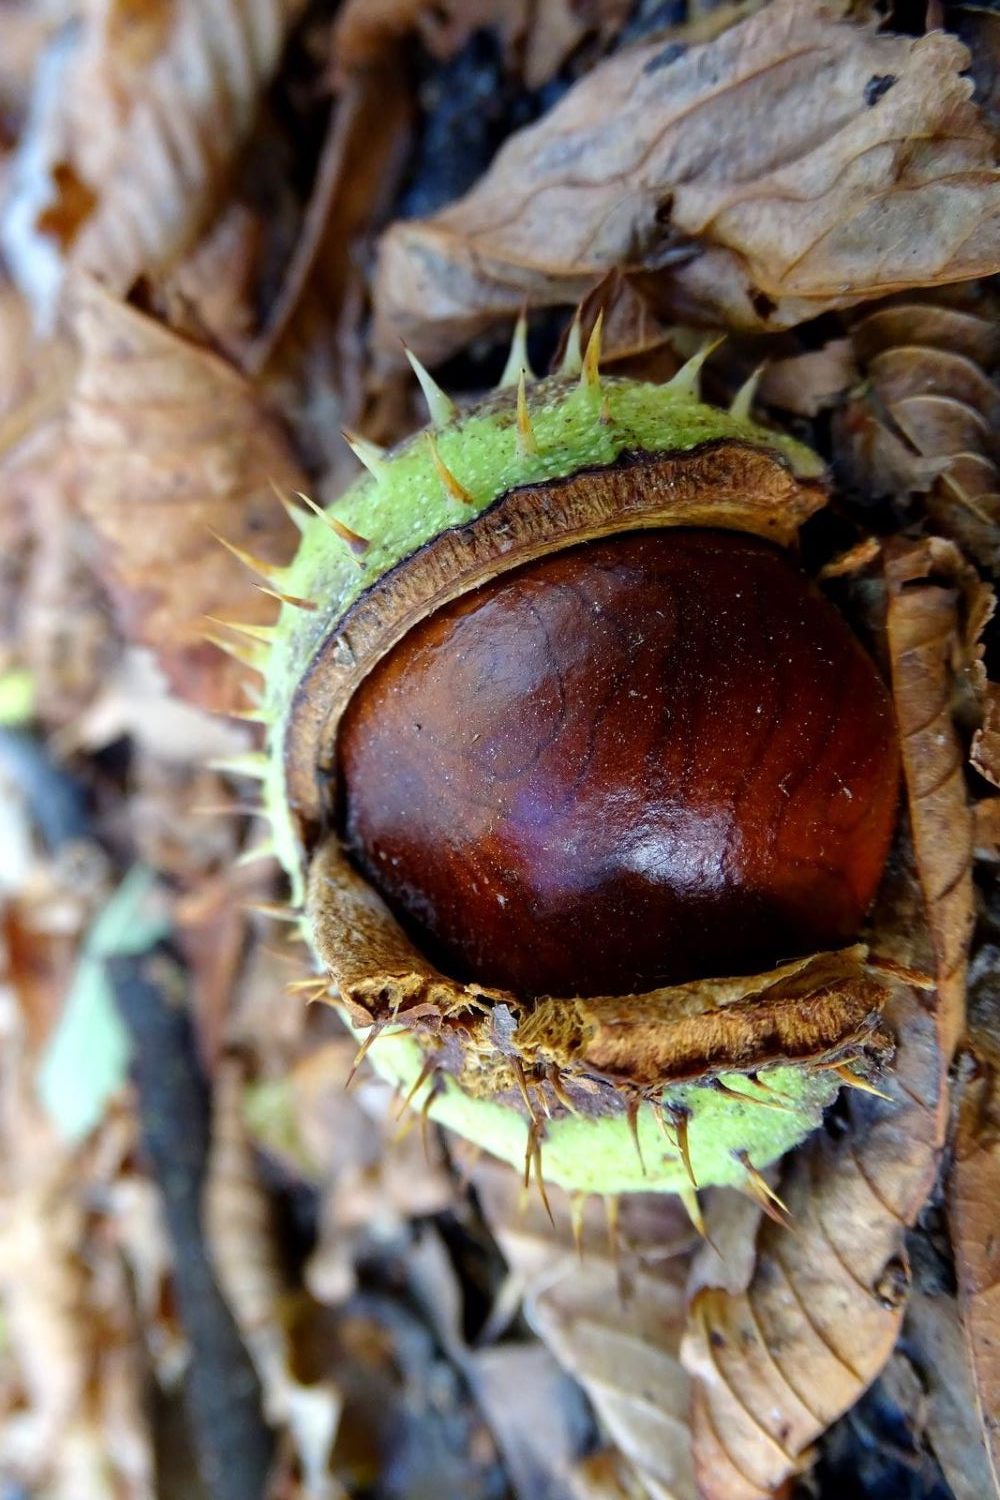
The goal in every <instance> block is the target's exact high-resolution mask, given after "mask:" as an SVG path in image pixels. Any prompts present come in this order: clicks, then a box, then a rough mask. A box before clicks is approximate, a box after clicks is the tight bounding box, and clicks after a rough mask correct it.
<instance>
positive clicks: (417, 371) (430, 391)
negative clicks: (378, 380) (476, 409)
mask: <svg viewBox="0 0 1000 1500" xmlns="http://www.w3.org/2000/svg"><path fill="white" fill-rule="evenodd" d="M403 352H404V353H405V355H406V357H407V359H408V360H409V362H410V369H411V370H412V371H413V373H414V375H415V376H416V377H417V380H418V381H419V382H420V389H421V390H422V391H423V393H424V400H425V401H426V402H427V410H428V412H429V413H430V419H431V421H432V423H433V424H434V426H435V427H447V426H448V423H449V422H453V421H454V420H455V418H456V416H457V415H458V407H457V406H456V405H455V403H454V401H453V400H452V399H451V397H450V396H448V395H446V394H445V392H444V391H443V390H442V389H441V387H440V386H439V385H438V383H437V381H436V380H435V379H434V377H433V375H432V374H431V373H430V371H429V370H426V369H425V368H424V366H423V365H422V364H421V362H420V360H419V359H418V358H417V356H416V355H415V354H414V352H413V350H412V349H408V348H407V346H406V345H405V344H404V345H403Z"/></svg>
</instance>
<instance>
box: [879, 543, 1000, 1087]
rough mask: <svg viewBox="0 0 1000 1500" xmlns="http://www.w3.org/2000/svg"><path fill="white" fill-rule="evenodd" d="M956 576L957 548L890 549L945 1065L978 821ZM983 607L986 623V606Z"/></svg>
mask: <svg viewBox="0 0 1000 1500" xmlns="http://www.w3.org/2000/svg"><path fill="white" fill-rule="evenodd" d="M956 568H957V558H956V555H955V554H954V552H953V549H949V548H947V547H946V545H944V544H941V543H940V542H938V543H935V541H934V540H933V539H931V540H929V541H925V542H917V543H907V542H897V543H894V544H893V545H892V546H891V548H890V549H889V552H888V555H887V558H886V579H887V583H888V586H889V597H888V616H887V630H888V641H889V654H890V657H891V661H892V680H893V698H894V701H895V705H896V717H897V721H898V723H899V730H900V742H901V746H902V755H903V773H904V777H905V780H906V792H907V802H908V806H909V813H910V824H911V828H912V831H913V845H914V851H915V854H916V860H917V871H918V874H919V878H920V884H921V888H922V890H923V893H924V903H925V907H926V921H927V924H928V927H929V929H930V933H931V939H932V942H933V945H934V959H935V968H936V975H937V996H938V998H937V1012H936V1013H937V1019H938V1025H939V1028H940V1040H941V1046H942V1049H943V1052H944V1056H945V1059H946V1062H950V1060H951V1057H952V1054H953V1053H954V1050H955V1047H956V1045H957V1043H958V1039H959V1036H960V1035H961V1032H962V1028H963V1025H964V1022H965V988H966V965H967V963H968V956H969V939H970V937H971V935H972V923H973V891H972V848H973V829H974V820H973V815H972V808H971V805H970V799H969V796H968V793H967V791H966V787H965V781H964V774H963V773H964V760H965V757H964V755H963V751H962V746H961V743H960V741H959V738H958V735H957V733H956V730H955V725H954V722H953V702H952V698H953V687H954V666H955V662H956V657H957V656H958V653H959V649H960V646H959V643H960V640H961V626H960V622H959V616H958V599H959V594H958V588H956V581H957V580H956ZM942 573H943V574H944V576H943V577H942ZM976 585H977V587H978V588H980V589H981V587H982V586H981V585H978V580H977V581H976ZM980 608H987V617H988V606H987V605H986V604H983V605H981V606H980ZM976 633H978V632H976Z"/></svg>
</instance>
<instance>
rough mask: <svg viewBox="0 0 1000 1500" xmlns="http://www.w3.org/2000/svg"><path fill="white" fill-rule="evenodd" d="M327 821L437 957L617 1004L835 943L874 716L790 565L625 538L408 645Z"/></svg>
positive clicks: (758, 551) (874, 776) (750, 548)
mask: <svg viewBox="0 0 1000 1500" xmlns="http://www.w3.org/2000/svg"><path fill="white" fill-rule="evenodd" d="M338 760H339V778H338V784H339V788H340V797H341V829H342V834H343V836H344V838H345V841H346V843H347V846H348V848H349V850H350V851H351V853H352V855H353V857H354V859H355V860H356V862H357V864H358V865H359V866H360V867H361V868H362V870H363V872H364V873H365V875H366V876H367V877H368V879H369V880H370V881H371V883H372V884H373V885H375V886H376V888H377V889H378V890H379V891H380V892H381V893H382V895H383V896H384V897H385V898H386V900H387V901H388V902H389V904H390V906H391V908H392V909H393V910H394V911H395V912H396V914H397V916H398V917H399V918H400V920H401V921H402V922H403V923H404V925H406V926H407V927H408V928H409V930H410V932H411V934H412V936H413V938H414V941H415V942H417V944H418V946H420V947H421V948H422V949H423V951H425V952H427V953H428V955H429V956H431V957H432V958H433V960H434V961H435V962H436V963H438V965H439V966H440V967H441V968H443V969H444V970H445V972H448V973H450V974H452V976H453V977H455V978H457V979H461V980H468V981H474V982H477V983H481V984H484V985H498V986H503V987H505V988H508V989H511V990H513V991H515V992H516V993H518V994H520V995H523V996H528V997H530V996H539V995H544V994H553V995H565V996H569V995H581V996H594V995H615V994H627V993H636V992H641V991H644V990H649V989H653V988H655V987H657V986H662V985H667V984H671V983H675V982H678V981H683V980H687V979H691V978H695V977H702V976H708V975H722V974H739V973H750V972H754V971H755V970H757V969H760V968H761V967H762V966H765V965H769V964H772V963H774V962H776V961H778V960H781V959H786V958H789V957H792V956H794V955H797V954H799V953H803V952H808V951H811V950H816V949H822V948H828V947H834V946H837V945H840V944H843V943H846V942H848V941H849V940H851V939H852V938H853V937H854V936H855V935H856V934H857V932H858V929H859V927H860V925H861V923H862V921H863V918H864V915H865V912H866V910H867V908H868V906H869V904H870V903H871V901H872V899H873V897H874V894H875V892H876V889H877V887H878V884H879V881H880V877H881V874H882V870H883V866H884V863H885V860H886V856H887V852H888V848H889V842H890V839H891V836H892V830H893V823H894V816H895V809H896V797H897V786H898V779H899V752H898V746H897V741H896V733H895V728H894V720H893V713H892V709H891V705H890V702H889V698H888V695H887V693H886V690H885V688H884V687H883V684H882V682H881V680H880V678H879V676H878V673H877V672H876V670H875V667H874V665H873V663H872V662H871V660H870V659H869V657H868V656H867V655H866V653H865V652H864V650H863V649H862V647H861V646H860V645H859V643H858V641H857V640H856V638H855V637H854V635H853V634H852V632H851V630H850V629H849V628H848V626H847V624H846V623H845V621H844V620H843V619H842V617H841V616H840V615H839V614H838V612H837V611H836V610H835V609H834V608H833V606H832V605H831V604H830V603H829V602H828V601H827V600H826V599H825V598H824V597H823V595H822V594H821V593H820V592H819V590H818V589H817V588H816V587H815V586H814V585H813V584H812V583H811V582H810V581H809V580H808V579H807V577H806V576H805V575H804V573H802V571H801V570H800V569H799V568H798V567H797V566H796V565H795V563H794V562H793V561H791V560H790V559H789V558H788V556H787V555H786V554H785V553H784V552H782V551H779V550H778V549H776V548H774V547H772V546H771V545H769V544H768V543H765V542H762V541H759V540H757V539H756V538H753V537H750V536H747V535H740V534H737V533H733V532H728V531H722V530H718V531H715V530H704V529H681V528H673V529H664V530H659V531H645V532H642V531H640V532H633V533H629V534H622V535H618V536H614V537H612V538H611V539H609V540H604V541H592V542H588V543H586V544H584V545H580V546H575V547H570V548H568V549H565V550H562V551H557V552H555V553H554V554H552V555H550V556H547V557H544V558H542V559H540V560H538V561H535V562H531V563H529V564H527V565H525V566H523V567H521V568H519V569H517V570H516V571H514V572H511V573H507V574H504V575H503V576H501V577H499V578H496V579H494V580H493V581H492V582H490V583H487V584H485V585H483V586H482V587H479V588H477V589H475V590H474V591H472V592H470V593H468V594H466V595H464V596H463V597H461V598H459V599H458V600H456V601H454V602H453V603H451V604H448V605H446V606H444V607H442V608H441V609H439V610H438V611H437V612H435V613H433V614H432V615H431V616H430V617H429V618H427V619H425V620H424V621H423V622H422V623H420V624H419V625H417V626H416V627H415V628H413V629H412V630H411V631H410V632H409V634H407V635H406V636H405V638H404V639H403V640H402V641H401V642H400V643H399V644H398V645H397V646H396V647H395V648H394V649H393V650H392V651H391V652H390V653H389V654H388V655H387V656H386V657H384V658H383V659H382V660H381V661H380V662H379V663H378V664H377V665H376V666H375V667H374V669H373V670H372V672H371V673H370V675H369V676H368V677H367V678H366V679H365V680H364V681H363V682H362V683H361V685H360V687H359V688H358V690H357V691H356V693H355V694H354V696H353V699H352V701H351V703H350V704H349V706H348V709H347V711H346V713H345V715H344V718H343V721H342V724H341V728H340V734H339V739H338Z"/></svg>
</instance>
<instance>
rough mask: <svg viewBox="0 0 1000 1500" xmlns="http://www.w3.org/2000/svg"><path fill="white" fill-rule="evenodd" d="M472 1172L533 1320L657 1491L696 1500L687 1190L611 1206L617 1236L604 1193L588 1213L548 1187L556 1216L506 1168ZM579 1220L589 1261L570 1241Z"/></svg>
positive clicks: (672, 1498) (660, 1497)
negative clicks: (684, 1342) (686, 1360)
mask: <svg viewBox="0 0 1000 1500" xmlns="http://www.w3.org/2000/svg"><path fill="white" fill-rule="evenodd" d="M473 1181H474V1182H475V1185H476V1188H477V1191H478V1192H479V1194H480V1197H481V1199H482V1202H483V1207H484V1210H485V1212H486V1215H487V1218H488V1220H489V1223H490V1227H491V1229H492V1230H493V1233H494V1234H495V1235H496V1236H497V1238H498V1239H499V1241H500V1245H501V1248H502V1249H503V1252H504V1254H505V1256H506V1257H507V1261H508V1263H509V1265H510V1268H511V1272H512V1274H513V1275H514V1276H515V1277H517V1278H518V1280H519V1282H520V1284H521V1285H522V1287H523V1292H524V1301H525V1311H526V1313H527V1315H528V1319H529V1321H530V1322H531V1324H532V1326H533V1327H534V1328H535V1329H536V1330H537V1332H538V1333H539V1334H540V1336H541V1337H542V1338H543V1339H544V1340H545V1342H546V1344H547V1345H548V1347H549V1348H550V1349H551V1351H552V1353H553V1354H554V1355H555V1356H556V1358H557V1359H558V1360H559V1362H560V1363H561V1364H562V1365H563V1366H564V1368H565V1369H566V1370H568V1371H569V1373H570V1374H571V1375H573V1376H574V1377H575V1379H577V1380H579V1381H580V1383H581V1384H582V1386H583V1388H584V1390H585V1391H586V1392H587V1395H588V1396H589V1397H590V1399H591V1401H592V1403H593V1405H594V1408H595V1410H596V1411H597V1414H598V1416H599V1418H600V1420H601V1422H602V1424H603V1426H604V1427H605V1429H606V1430H607V1432H608V1434H609V1435H610V1437H611V1438H612V1440H613V1441H614V1442H615V1444H616V1445H617V1446H618V1448H619V1449H620V1450H621V1452H622V1453H623V1454H624V1455H625V1457H626V1459H627V1460H628V1462H629V1464H630V1465H631V1467H632V1468H633V1469H634V1470H635V1472H636V1473H637V1474H638V1476H639V1477H640V1478H641V1481H642V1484H643V1485H644V1487H645V1489H646V1491H647V1493H648V1495H649V1496H650V1497H652V1500H694V1495H695V1488H694V1476H693V1473H692V1470H691V1452H690V1447H691V1438H690V1431H689V1426H688V1403H689V1397H690V1386H689V1382H688V1378H687V1375H686V1374H685V1372H684V1370H683V1369H682V1368H681V1365H680V1362H679V1358H678V1351H679V1348H680V1341H681V1335H682V1333H683V1331H684V1327H685V1323H686V1309H685V1283H686V1278H687V1270H688V1256H687V1254H686V1252H687V1250H688V1249H689V1248H690V1246H691V1243H692V1239H693V1232H692V1230H691V1226H690V1223H689V1221H688V1219H687V1216H686V1214H685V1212H684V1209H683V1208H682V1206H681V1203H680V1199H679V1198H676V1197H673V1196H671V1195H666V1194H662V1193H657V1194H642V1193H640V1194H631V1195H626V1196H625V1197H623V1198H622V1199H621V1200H620V1203H619V1204H618V1205H617V1206H616V1205H612V1212H614V1211H615V1210H616V1208H617V1228H615V1226H614V1220H612V1225H611V1230H610V1234H609V1226H608V1225H606V1224H605V1223H604V1222H603V1221H604V1210H603V1209H602V1207H601V1204H600V1203H599V1201H598V1200H596V1199H590V1200H588V1201H587V1203H586V1204H585V1205H584V1207H583V1212H582V1214H580V1211H579V1209H578V1208H577V1209H574V1207H573V1205H572V1204H571V1201H570V1198H569V1196H568V1195H567V1194H565V1193H563V1192H562V1191H561V1190H560V1189H558V1188H549V1189H548V1193H549V1198H550V1202H551V1207H552V1214H553V1219H554V1224H551V1223H550V1222H549V1220H548V1218H547V1217H546V1214H545V1211H544V1209H543V1207H542V1205H541V1204H540V1203H539V1202H538V1201H537V1199H532V1200H531V1201H529V1202H528V1204H527V1206H524V1205H523V1204H522V1201H521V1200H522V1191H521V1186H520V1183H519V1181H518V1179H517V1177H516V1175H515V1174H514V1173H513V1172H511V1171H510V1170H509V1169H508V1168H506V1167H502V1166H500V1165H499V1164H497V1163H495V1162H487V1161H484V1162H483V1163H482V1164H481V1165H480V1166H479V1167H478V1168H477V1169H476V1171H475V1173H474V1177H473ZM574 1219H575V1220H576V1222H577V1225H578V1230H579V1236H580V1246H581V1252H582V1259H581V1257H580V1256H578V1255H577V1253H576V1251H575V1250H574V1249H573V1248H572V1231H571V1226H572V1224H573V1222H574ZM609 1241H610V1242H609Z"/></svg>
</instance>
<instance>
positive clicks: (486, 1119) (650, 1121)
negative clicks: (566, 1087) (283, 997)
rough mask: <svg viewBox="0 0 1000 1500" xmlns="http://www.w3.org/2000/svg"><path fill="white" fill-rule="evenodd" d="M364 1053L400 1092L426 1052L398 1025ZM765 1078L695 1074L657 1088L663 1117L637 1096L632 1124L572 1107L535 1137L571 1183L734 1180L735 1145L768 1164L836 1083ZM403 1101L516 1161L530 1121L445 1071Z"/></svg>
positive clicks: (800, 1075) (738, 1179)
mask: <svg viewBox="0 0 1000 1500" xmlns="http://www.w3.org/2000/svg"><path fill="white" fill-rule="evenodd" d="M367 1056H368V1058H370V1060H371V1062H372V1064H373V1066H374V1067H375V1068H376V1070H377V1071H378V1072H379V1073H380V1074H381V1075H382V1077H383V1078H386V1079H387V1080H388V1081H389V1082H390V1083H392V1084H394V1085H396V1086H397V1087H398V1088H399V1089H400V1091H401V1092H402V1094H403V1095H404V1097H405V1096H406V1095H409V1094H410V1093H411V1090H413V1088H414V1085H415V1084H416V1083H417V1081H418V1079H419V1078H420V1073H421V1069H422V1068H423V1066H424V1062H425V1054H424V1051H423V1049H422V1048H421V1046H420V1043H419V1041H418V1040H417V1039H416V1038H415V1037H413V1036H410V1035H408V1034H406V1033H405V1032H399V1033H396V1034H395V1035H392V1036H382V1037H379V1039H378V1040H377V1041H376V1042H375V1043H373V1045H372V1046H371V1047H370V1048H369V1050H368V1053H367ZM765 1078H766V1082H765V1085H764V1089H763V1090H762V1089H761V1088H760V1087H759V1086H755V1085H753V1084H751V1083H750V1082H748V1081H747V1079H746V1078H745V1077H744V1076H743V1075H741V1074H738V1073H724V1074H721V1075H720V1077H719V1079H718V1082H719V1083H721V1084H723V1085H724V1087H725V1088H731V1089H733V1090H734V1091H735V1092H737V1093H742V1094H743V1095H744V1098H743V1099H735V1098H733V1097H732V1095H731V1094H728V1093H725V1092H723V1091H722V1090H717V1089H713V1088H708V1087H703V1086H700V1085H698V1084H686V1085H676V1086H674V1087H672V1088H670V1089H669V1090H668V1091H666V1092H665V1094H664V1096H663V1103H664V1104H665V1106H667V1108H666V1112H665V1113H662V1112H661V1114H660V1120H661V1121H663V1120H665V1121H666V1122H667V1123H666V1124H665V1125H664V1124H661V1123H658V1121H657V1116H656V1111H655V1110H654V1107H653V1105H652V1104H651V1103H648V1102H644V1103H643V1104H642V1105H640V1107H639V1109H638V1113H637V1114H636V1116H635V1134H634V1133H633V1127H632V1125H631V1123H630V1122H629V1119H628V1117H627V1115H626V1114H624V1113H623V1114H618V1115H611V1116H607V1117H605V1118H603V1119H592V1118H582V1117H579V1116H575V1115H571V1114H562V1115H561V1116H559V1117H553V1118H550V1119H547V1120H545V1123H544V1140H543V1144H542V1152H543V1158H544V1174H545V1180H546V1182H554V1183H556V1184H557V1185H558V1186H559V1187H562V1188H565V1189H566V1190H567V1192H572V1193H642V1192H666V1193H679V1192H684V1191H685V1190H686V1189H687V1188H688V1187H689V1186H691V1177H693V1179H694V1181H695V1182H696V1183H697V1184H698V1185H699V1186H705V1185H707V1184H709V1183H711V1184H712V1185H713V1186H718V1187H726V1186H729V1187H738V1186H740V1185H741V1183H742V1182H743V1181H744V1180H745V1177H746V1170H745V1167H744V1166H743V1164H742V1163H741V1161H740V1160H739V1157H738V1156H737V1154H736V1153H738V1152H746V1155H747V1157H748V1158H749V1160H750V1161H751V1162H752V1163H753V1165H754V1166H755V1167H757V1168H762V1167H765V1166H767V1165H768V1164H769V1163H770V1162H772V1161H774V1160H775V1159H776V1158H777V1157H779V1156H782V1155H784V1153H785V1152H786V1151H790V1150H791V1149H792V1147H793V1146H797V1145H798V1144H799V1142H800V1141H801V1140H802V1139H803V1138H804V1137H805V1136H806V1135H807V1134H808V1133H809V1132H810V1131H811V1130H814V1129H815V1128H816V1126H817V1125H819V1123H820V1121H821V1119H822V1116H823V1110H824V1109H825V1108H826V1106H827V1105H828V1104H830V1103H831V1102H832V1100H833V1099H834V1097H835V1096H836V1093H837V1090H838V1088H839V1086H840V1081H839V1079H837V1078H836V1077H835V1076H834V1075H833V1074H831V1073H829V1072H827V1073H812V1072H808V1071H806V1070H805V1069H802V1068H795V1067H783V1068H771V1069H768V1071H767V1073H766V1075H765ZM765 1091H766V1092H765ZM762 1098H763V1100H764V1102H763V1103H762V1102H761V1100H762ZM410 1105H411V1108H413V1109H415V1110H417V1111H422V1110H424V1109H425V1108H426V1113H427V1116H428V1117H429V1118H430V1119H432V1120H434V1121H436V1122H437V1123H438V1124H440V1125H444V1126H447V1127H448V1129H450V1130H454V1131H456V1132H457V1134H458V1135H460V1136H462V1137H464V1138H465V1139H466V1140H468V1141H471V1142H472V1143H473V1144H474V1145H476V1146H479V1147H481V1148H482V1149H483V1150H484V1151H487V1152H489V1154H490V1155H491V1156H496V1157H498V1158H499V1159H500V1160H501V1161H506V1162H509V1163H510V1165H511V1166H512V1167H515V1168H517V1169H518V1170H523V1168H524V1165H525V1162H526V1160H527V1159H528V1154H529V1153H528V1146H529V1122H528V1120H527V1118H526V1117H525V1115H524V1114H523V1113H521V1112H520V1111H519V1110H517V1109H516V1108H513V1107H511V1105H509V1104H507V1103H501V1102H498V1101H496V1100H492V1099H483V1098H475V1097H473V1096H472V1095H471V1094H469V1093H466V1092H465V1091H464V1090H463V1089H462V1088H460V1087H459V1085H458V1084H457V1083H456V1082H455V1080H454V1079H452V1078H449V1077H448V1076H447V1075H446V1074H438V1075H436V1076H435V1077H434V1078H433V1079H428V1080H427V1081H426V1082H425V1083H424V1084H423V1085H422V1086H421V1087H420V1088H418V1089H417V1090H416V1092H415V1093H413V1096H412V1098H411V1100H410ZM671 1108H672V1109H673V1110H674V1111H675V1112H676V1111H683V1113H684V1114H685V1116H686V1118H687V1127H686V1129H687V1139H686V1147H687V1153H688V1159H689V1161H690V1166H691V1177H689V1175H688V1167H687V1163H686V1162H685V1161H684V1154H683V1152H682V1151H681V1149H680V1146H679V1143H678V1140H677V1134H676V1129H675V1128H674V1127H672V1126H671V1125H670V1123H669V1120H670V1109H671ZM636 1137H637V1138H638V1149H637V1142H636Z"/></svg>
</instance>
